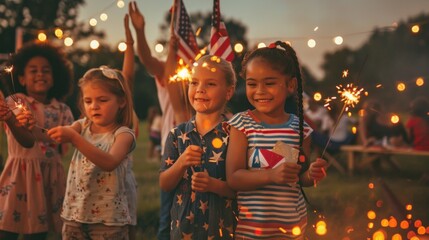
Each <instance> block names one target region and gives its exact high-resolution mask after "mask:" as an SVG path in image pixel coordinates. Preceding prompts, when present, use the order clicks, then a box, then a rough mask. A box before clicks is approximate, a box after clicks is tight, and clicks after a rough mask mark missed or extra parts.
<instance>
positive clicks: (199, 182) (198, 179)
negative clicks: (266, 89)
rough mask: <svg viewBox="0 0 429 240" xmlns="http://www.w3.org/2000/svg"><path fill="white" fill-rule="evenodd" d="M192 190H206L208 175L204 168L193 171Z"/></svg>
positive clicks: (208, 182)
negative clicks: (201, 170)
mask: <svg viewBox="0 0 429 240" xmlns="http://www.w3.org/2000/svg"><path fill="white" fill-rule="evenodd" d="M191 186H192V190H194V191H197V192H208V191H209V186H210V175H209V173H208V172H207V171H206V170H205V171H204V172H194V173H193V174H192V182H191Z"/></svg>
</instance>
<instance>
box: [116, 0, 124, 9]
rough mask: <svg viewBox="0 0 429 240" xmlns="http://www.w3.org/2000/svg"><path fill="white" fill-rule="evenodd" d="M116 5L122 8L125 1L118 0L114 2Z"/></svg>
mask: <svg viewBox="0 0 429 240" xmlns="http://www.w3.org/2000/svg"><path fill="white" fill-rule="evenodd" d="M116 6H117V7H118V8H123V7H124V6H125V2H124V1H122V0H119V1H118V2H117V3H116Z"/></svg>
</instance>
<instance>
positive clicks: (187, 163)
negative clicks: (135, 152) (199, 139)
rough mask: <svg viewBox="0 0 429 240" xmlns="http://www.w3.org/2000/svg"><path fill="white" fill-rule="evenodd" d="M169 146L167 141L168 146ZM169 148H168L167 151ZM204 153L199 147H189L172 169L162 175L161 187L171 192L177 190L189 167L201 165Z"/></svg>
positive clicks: (160, 176)
mask: <svg viewBox="0 0 429 240" xmlns="http://www.w3.org/2000/svg"><path fill="white" fill-rule="evenodd" d="M169 139H170V137H169ZM168 144H169V143H168V140H167V143H166V145H168ZM167 147H168V146H166V149H167ZM202 152H203V150H202V149H201V148H200V147H199V146H196V145H190V146H188V147H187V148H186V150H185V151H184V152H183V153H182V154H181V155H180V156H179V157H178V159H177V160H176V161H175V162H174V163H173V165H172V166H171V167H170V168H168V169H166V170H165V171H163V172H161V173H160V175H159V186H160V187H161V189H162V190H164V191H171V190H173V189H174V188H176V186H177V184H178V183H179V182H180V180H181V179H182V178H183V174H185V171H186V170H187V169H188V168H189V167H193V166H198V165H201V155H202ZM167 160H170V161H173V159H169V158H168V159H167ZM167 164H169V163H167Z"/></svg>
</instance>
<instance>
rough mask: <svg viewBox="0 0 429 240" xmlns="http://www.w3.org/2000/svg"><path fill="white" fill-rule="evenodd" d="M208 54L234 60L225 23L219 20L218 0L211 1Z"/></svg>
mask: <svg viewBox="0 0 429 240" xmlns="http://www.w3.org/2000/svg"><path fill="white" fill-rule="evenodd" d="M210 55H215V56H218V57H221V58H223V59H225V60H227V61H230V62H231V61H232V60H234V52H233V51H232V48H231V42H230V40H229V37H228V32H227V31H226V27H225V23H223V22H221V21H220V6H219V0H214V1H213V16H212V30H211V37H210Z"/></svg>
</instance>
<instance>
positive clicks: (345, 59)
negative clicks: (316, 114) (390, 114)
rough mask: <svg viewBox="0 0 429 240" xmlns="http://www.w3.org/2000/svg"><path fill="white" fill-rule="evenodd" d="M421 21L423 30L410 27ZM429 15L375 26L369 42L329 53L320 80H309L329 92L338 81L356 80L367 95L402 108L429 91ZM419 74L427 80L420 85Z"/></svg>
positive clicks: (393, 108) (332, 93) (389, 106)
mask: <svg viewBox="0 0 429 240" xmlns="http://www.w3.org/2000/svg"><path fill="white" fill-rule="evenodd" d="M415 24H418V25H419V27H420V31H419V32H418V33H413V32H412V31H411V27H412V26H414V25H415ZM428 41H429V15H424V14H421V15H418V16H416V17H413V18H410V19H409V20H407V21H404V22H400V23H399V24H398V25H397V27H396V28H394V27H388V28H381V29H374V31H373V32H372V34H371V35H370V37H369V39H368V41H367V42H365V43H364V44H363V45H362V46H361V47H360V48H358V49H356V50H351V49H349V48H343V49H341V50H338V51H336V52H331V53H326V54H325V56H324V63H323V65H322V69H323V70H324V72H325V76H324V78H323V79H322V81H320V82H311V83H308V85H310V88H312V89H315V90H316V89H317V91H318V92H322V93H326V95H329V96H331V95H335V94H336V88H335V85H338V84H344V83H348V82H354V83H355V85H356V84H357V85H359V86H360V87H363V88H364V89H365V90H366V91H367V92H368V98H376V99H378V100H379V101H381V102H382V103H384V104H385V105H386V108H387V109H389V110H390V111H396V112H398V111H399V112H403V111H406V110H407V107H408V105H409V102H410V101H411V100H412V99H413V98H414V97H416V96H418V95H427V93H428V92H429V86H428V85H429V84H428V77H429V68H428V66H429V42H428ZM345 69H348V70H349V76H350V77H349V78H348V79H346V80H345V79H342V78H341V74H342V71H343V70H345ZM418 77H422V78H423V79H425V80H426V84H425V85H423V86H421V87H418V86H416V84H415V81H416V79H417V78H418ZM399 82H403V83H405V84H406V89H405V91H404V92H398V91H397V89H396V86H397V84H398V83H399Z"/></svg>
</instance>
